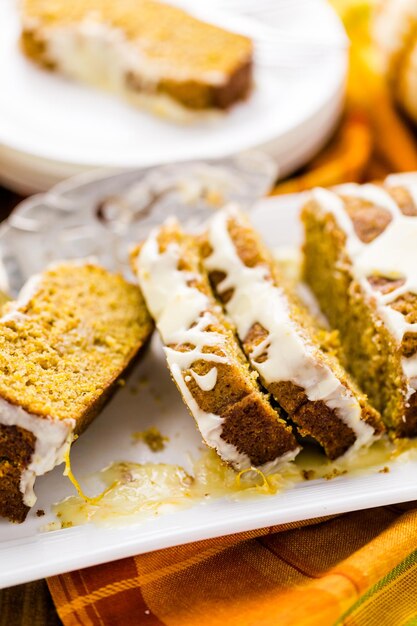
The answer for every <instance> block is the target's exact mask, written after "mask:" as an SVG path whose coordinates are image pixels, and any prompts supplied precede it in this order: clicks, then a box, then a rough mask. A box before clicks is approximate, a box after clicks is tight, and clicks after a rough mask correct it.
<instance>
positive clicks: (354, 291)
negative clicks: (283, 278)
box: [302, 175, 417, 437]
mask: <svg viewBox="0 0 417 626" xmlns="http://www.w3.org/2000/svg"><path fill="white" fill-rule="evenodd" d="M416 194H417V178H416V176H415V175H395V176H391V177H389V178H388V179H387V180H386V181H385V183H384V184H383V185H370V184H368V185H362V186H361V185H354V184H352V185H343V186H341V187H338V188H335V189H334V190H332V191H329V190H316V191H315V192H314V193H313V196H312V199H311V200H310V202H308V203H307V205H306V206H305V207H304V209H303V214H302V219H303V222H304V228H305V244H304V270H303V271H304V277H305V279H306V281H307V283H308V284H309V286H310V287H311V288H312V290H313V292H314V294H315V295H316V297H317V299H318V301H319V303H320V306H321V308H322V310H323V312H324V314H325V315H326V316H327V318H328V319H329V322H330V324H331V325H332V326H333V327H335V328H337V329H338V330H339V333H340V340H341V346H342V358H343V360H344V364H345V365H346V367H347V368H348V369H349V370H350V371H351V372H352V374H353V375H354V377H355V378H356V380H357V381H358V383H359V384H360V386H361V387H362V388H363V389H364V391H365V392H366V393H367V395H368V396H369V398H370V401H371V402H372V404H373V405H374V406H375V407H376V408H377V409H378V410H379V411H380V412H381V414H382V416H383V419H384V422H385V424H386V426H387V428H388V429H389V430H390V432H391V434H392V435H393V436H399V437H412V436H416V435H417V395H416V387H417V324H416V322H417V272H416V267H417V254H416V250H417V249H416V245H415V242H416V241H417V238H416V237H417V203H416V200H415V199H416V198H417V195H416ZM343 355H344V356H343Z"/></svg>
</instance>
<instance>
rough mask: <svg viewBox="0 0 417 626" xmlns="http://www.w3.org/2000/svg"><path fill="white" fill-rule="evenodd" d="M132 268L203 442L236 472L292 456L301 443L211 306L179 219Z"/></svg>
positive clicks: (197, 253) (196, 252)
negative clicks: (272, 403)
mask: <svg viewBox="0 0 417 626" xmlns="http://www.w3.org/2000/svg"><path fill="white" fill-rule="evenodd" d="M132 267H133V269H134V271H135V272H136V274H137V276H138V280H139V284H140V286H141V288H142V290H143V293H144V296H145V299H146V302H147V305H148V308H149V310H150V311H151V313H152V314H153V316H154V317H155V321H156V325H157V328H158V330H159V331H160V334H161V336H162V339H163V341H164V343H165V345H166V348H165V350H166V353H167V359H168V364H169V367H170V370H171V374H172V376H173V379H174V381H175V383H176V384H177V386H178V388H179V389H180V391H181V393H182V395H183V398H184V401H185V403H186V404H187V406H188V408H189V410H190V412H191V414H192V415H193V417H194V418H195V420H196V423H197V426H198V427H199V429H200V431H201V433H202V436H203V439H204V440H205V441H206V443H207V444H208V445H209V446H211V447H214V448H215V449H216V450H217V452H218V454H219V455H220V457H221V458H222V459H223V460H224V461H226V462H227V463H229V464H231V465H232V466H234V467H235V468H236V469H245V468H247V467H250V466H252V465H253V466H257V467H264V469H266V470H267V469H272V468H273V467H275V466H276V465H277V464H278V463H279V462H280V460H281V458H282V457H285V459H286V460H287V459H289V458H293V457H294V456H295V454H296V452H297V450H298V446H297V444H296V441H295V438H294V436H293V434H292V431H291V428H290V427H289V426H288V425H287V424H286V423H285V421H284V420H283V419H281V417H280V416H279V414H278V413H277V411H276V410H275V409H274V408H273V407H272V406H271V404H270V402H269V400H268V396H267V395H266V394H265V393H263V392H262V391H261V390H260V388H259V384H258V382H257V374H256V373H255V372H254V371H253V370H251V368H250V367H249V364H248V362H247V360H246V358H245V356H244V355H243V353H242V351H241V349H240V347H239V344H238V341H237V339H236V336H235V334H234V328H233V326H232V325H231V324H230V322H229V321H228V320H227V319H226V318H225V316H224V315H223V313H222V310H221V307H220V306H219V305H218V304H217V303H216V301H215V299H214V297H213V295H212V292H211V288H210V285H209V281H208V277H207V275H206V272H205V271H204V268H203V266H202V262H201V250H200V245H199V243H198V242H197V240H196V239H195V238H194V237H192V236H190V235H186V234H185V233H184V232H183V231H181V229H180V228H179V225H178V224H177V223H176V222H169V223H166V224H165V225H164V226H163V227H162V228H160V229H159V230H158V231H156V232H155V233H153V234H152V235H151V236H150V237H149V238H148V240H146V241H145V242H144V244H143V245H142V246H140V247H139V248H138V249H137V250H136V251H135V252H134V253H133V255H132ZM162 272H164V274H165V275H164V276H162ZM158 280H159V282H158ZM164 285H165V288H164ZM190 310H191V311H193V313H192V314H191V315H190ZM265 466H268V468H266V467H265Z"/></svg>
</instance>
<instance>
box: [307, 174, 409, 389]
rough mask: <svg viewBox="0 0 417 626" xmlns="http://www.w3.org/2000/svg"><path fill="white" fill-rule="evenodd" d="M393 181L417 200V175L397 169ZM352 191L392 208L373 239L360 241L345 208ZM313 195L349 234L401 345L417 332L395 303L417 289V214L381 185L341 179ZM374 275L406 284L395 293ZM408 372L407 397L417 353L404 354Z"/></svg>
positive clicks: (357, 272)
mask: <svg viewBox="0 0 417 626" xmlns="http://www.w3.org/2000/svg"><path fill="white" fill-rule="evenodd" d="M386 182H387V184H388V185H389V186H401V187H404V188H406V189H407V190H408V191H409V193H410V195H411V197H412V198H413V199H414V201H416V200H417V175H416V174H411V173H410V174H396V175H392V176H390V177H389V178H388V179H387V181H386ZM336 192H337V193H340V194H342V195H349V196H352V197H356V198H362V199H364V200H368V201H369V202H372V203H373V204H375V205H377V206H380V207H382V208H384V209H386V210H388V211H389V212H390V213H391V216H392V219H391V221H390V223H389V224H388V225H387V227H386V228H385V230H384V231H383V232H382V233H381V234H380V235H378V236H377V237H376V238H375V239H373V241H371V242H370V243H364V242H362V241H360V239H359V238H358V236H357V235H356V232H355V229H354V225H353V223H352V221H351V219H350V217H349V216H348V214H347V212H346V211H345V210H344V207H343V201H342V200H341V198H340V197H339V196H338V195H337V193H336ZM313 198H314V199H315V200H316V201H317V202H318V204H319V205H320V206H321V207H322V208H323V209H324V210H325V211H327V212H329V213H332V214H333V215H334V217H335V219H336V221H337V223H338V225H339V226H340V228H341V229H342V230H343V231H344V232H345V234H346V235H347V239H346V249H347V252H348V255H349V257H350V259H351V262H352V273H353V275H354V277H355V278H356V280H357V281H358V282H359V284H360V285H361V287H362V289H363V291H364V292H365V293H366V294H368V295H369V297H370V298H372V300H373V301H374V302H375V305H376V311H377V313H378V315H379V317H380V318H381V319H382V321H383V322H384V324H385V325H386V327H387V328H388V330H389V331H390V333H391V335H392V337H393V339H394V342H395V343H396V345H397V346H398V347H399V346H400V345H401V342H402V340H403V338H404V336H405V334H406V333H417V324H410V323H408V322H407V321H406V319H405V316H404V315H402V313H400V312H399V311H395V310H394V309H393V308H392V307H391V306H390V304H392V303H393V302H394V301H395V300H396V299H397V298H398V297H399V296H401V295H403V294H405V293H407V292H411V293H414V294H417V270H416V268H417V217H416V216H407V215H403V213H402V212H401V210H400V208H399V206H398V205H397V203H396V202H395V201H394V200H393V198H392V197H391V196H390V195H389V194H388V193H387V191H385V190H384V189H381V188H380V187H377V186H376V185H372V184H367V185H357V184H349V185H341V186H339V187H336V188H335V191H329V190H324V189H316V190H314V192H313ZM372 275H377V276H383V277H387V278H391V279H402V280H404V284H403V285H401V286H400V287H398V288H397V289H395V290H393V291H392V292H391V293H386V294H383V293H380V292H379V291H378V290H376V289H373V288H372V286H371V284H370V283H369V282H368V280H367V278H368V277H369V276H372ZM402 367H403V372H404V376H405V378H406V384H407V389H406V399H408V398H409V397H410V396H411V395H412V394H413V393H414V391H415V390H417V354H416V355H413V356H411V357H409V358H407V357H402Z"/></svg>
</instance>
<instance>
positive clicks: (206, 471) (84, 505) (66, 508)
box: [53, 439, 417, 528]
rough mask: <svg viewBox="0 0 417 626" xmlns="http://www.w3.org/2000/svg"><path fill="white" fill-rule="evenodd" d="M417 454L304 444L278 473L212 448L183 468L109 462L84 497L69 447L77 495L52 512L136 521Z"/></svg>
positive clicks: (108, 522) (414, 447)
mask: <svg viewBox="0 0 417 626" xmlns="http://www.w3.org/2000/svg"><path fill="white" fill-rule="evenodd" d="M415 458H417V441H406V440H399V441H397V442H391V441H389V440H388V439H384V440H381V441H377V442H375V443H374V444H373V445H372V446H371V447H370V448H368V449H364V450H362V451H360V452H359V453H358V454H357V455H356V457H355V458H353V459H352V458H350V459H349V458H346V459H343V458H342V459H339V460H337V461H329V460H328V459H326V458H325V457H324V456H323V454H322V453H320V452H319V451H318V450H317V449H314V448H308V447H306V448H305V449H304V450H303V451H302V452H301V453H300V455H299V456H298V457H297V459H296V461H295V462H294V463H288V464H287V465H286V466H285V467H283V468H282V469H281V471H280V472H279V473H275V474H270V475H268V476H265V474H263V473H262V472H261V471H260V470H255V469H246V470H243V471H241V472H239V473H236V472H235V471H234V470H233V469H231V468H230V467H228V466H227V465H225V464H224V463H222V462H221V461H220V459H219V457H218V456H217V455H216V454H215V453H214V452H213V451H207V452H204V453H203V454H202V455H201V457H200V458H199V459H197V460H196V461H195V462H194V463H193V467H192V471H191V472H190V473H188V472H186V471H185V469H184V468H182V467H180V466H179V465H170V464H166V463H145V464H139V463H128V462H122V463H112V464H111V465H109V466H108V467H107V468H105V469H103V470H101V471H100V472H98V473H97V474H95V475H94V477H95V478H99V479H100V482H101V483H102V484H103V486H104V489H103V491H102V492H101V493H99V494H98V495H97V496H94V497H90V496H87V495H86V494H85V493H84V491H83V488H82V487H81V486H80V484H79V482H78V480H77V479H76V478H75V476H74V474H73V472H72V470H71V463H70V455H69V451H68V452H67V454H66V456H65V462H66V469H65V475H67V476H68V478H69V479H70V480H71V482H72V484H73V485H74V487H75V489H76V490H77V494H78V495H75V496H70V497H69V498H66V499H65V500H63V501H62V502H59V503H58V504H55V505H54V507H53V511H54V513H55V515H56V516H57V518H58V519H59V520H60V522H61V527H63V528H66V527H69V526H73V525H80V524H86V523H88V522H94V523H95V524H96V525H99V526H120V525H126V524H132V523H137V522H140V521H144V520H146V519H149V518H153V517H156V516H159V515H162V514H164V513H169V512H173V511H178V510H181V509H186V508H189V507H191V506H193V505H195V504H198V503H199V502H203V501H207V500H210V499H214V498H221V497H228V498H231V499H234V500H242V499H255V498H262V497H268V496H271V495H274V494H277V493H279V492H281V491H283V490H284V489H288V488H290V487H292V486H293V485H294V484H296V483H297V482H302V481H303V480H315V479H327V480H330V479H334V478H337V477H338V476H342V475H344V474H349V475H350V476H355V475H356V476H358V475H363V474H371V473H375V472H381V473H386V472H389V467H390V465H391V464H392V463H393V462H395V463H398V462H403V461H409V460H410V459H415Z"/></svg>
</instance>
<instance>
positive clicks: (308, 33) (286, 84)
mask: <svg viewBox="0 0 417 626" xmlns="http://www.w3.org/2000/svg"><path fill="white" fill-rule="evenodd" d="M179 1H180V0H178V2H179ZM228 1H229V3H230V4H231V5H232V6H233V10H234V11H235V10H236V6H237V5H238V2H237V0H233V2H230V0H228ZM228 1H226V0H225V1H224V3H221V5H222V6H227V5H228ZM184 3H185V0H182V2H181V4H182V5H184ZM196 4H197V3H193V7H194V8H193V11H194V12H196V9H195V6H196ZM214 4H215V3H214ZM252 4H253V3H252ZM209 5H210V7H211V8H210V7H209ZM256 5H257V6H258V5H259V3H256ZM245 6H246V7H248V6H250V4H249V5H248V2H247V0H242V11H241V12H244V10H245ZM259 6H262V2H261V0H260V5H259ZM212 9H213V3H208V2H206V1H205V0H200V3H199V4H198V11H199V12H200V15H201V17H206V18H207V19H211V20H212V21H217V22H219V19H218V13H216V11H215V12H214V13H213V10H212ZM248 13H251V11H249V12H248ZM225 19H226V23H225ZM225 19H224V16H222V18H221V20H220V21H222V23H223V25H228V26H230V27H231V28H235V29H236V30H240V31H246V32H247V33H248V34H250V33H251V28H252V27H255V29H256V31H253V32H256V33H259V32H260V30H259V26H260V21H262V22H268V29H269V35H268V36H269V37H270V33H271V28H274V29H275V33H276V40H277V48H276V50H275V48H274V49H273V51H272V53H271V59H270V62H264V61H265V60H263V62H262V63H259V64H257V66H256V71H255V87H254V91H253V93H252V95H251V97H250V98H249V99H248V101H247V102H244V103H242V104H239V105H237V106H235V107H234V108H233V109H232V110H231V111H230V112H228V113H227V114H225V115H222V116H219V117H216V118H214V119H210V120H206V121H200V122H198V123H196V122H194V123H190V124H187V125H184V124H182V125H181V124H175V123H172V122H169V121H167V120H164V119H161V118H157V117H153V116H151V115H150V114H149V113H146V112H142V111H139V110H137V109H134V108H133V107H131V106H129V105H127V104H125V103H123V102H121V101H119V100H118V99H117V98H115V97H114V96H111V95H108V94H105V93H101V92H100V91H96V90H94V89H92V88H90V87H88V86H84V85H79V84H76V83H73V82H71V81H69V80H66V79H65V78H62V77H60V76H58V75H55V74H52V73H48V72H46V71H44V70H42V69H39V68H38V67H36V66H35V65H33V64H32V63H31V62H30V61H28V60H27V59H25V58H24V57H23V55H22V54H21V52H20V50H19V47H18V37H19V20H18V14H17V0H2V1H1V2H0V84H1V85H2V89H1V91H0V182H2V183H3V184H5V185H7V186H9V187H11V188H13V189H15V190H17V191H20V192H23V193H32V192H37V191H44V190H46V189H48V188H49V187H51V186H52V185H54V184H55V183H57V182H59V181H60V180H62V179H64V178H67V177H68V176H71V175H73V174H77V173H80V172H82V171H84V170H87V169H91V168H97V167H100V168H102V167H112V168H114V167H117V168H119V167H120V168H130V167H135V168H137V167H142V166H149V165H156V164H160V163H167V162H172V161H184V160H193V159H196V158H205V159H207V158H214V157H217V158H219V157H224V156H228V155H230V154H233V153H236V152H239V151H243V150H246V149H250V148H258V149H259V148H261V149H264V150H265V151H266V152H268V153H269V154H270V155H272V156H273V157H274V158H275V159H276V161H277V163H278V165H279V171H280V175H281V176H284V175H286V174H288V173H289V172H290V171H293V170H294V169H295V168H297V167H299V166H300V165H302V164H303V163H304V162H306V161H307V160H308V159H309V158H310V157H311V156H312V155H313V154H314V153H315V152H316V151H317V150H318V149H319V147H320V146H321V145H322V144H323V143H324V142H325V141H326V139H327V138H328V136H329V134H330V133H331V131H332V129H333V127H334V125H335V123H336V121H337V118H338V116H339V114H340V111H341V107H342V103H343V95H344V85H345V77H346V68H347V50H346V37H345V34H344V31H343V28H342V26H341V24H340V22H339V20H338V18H337V17H336V15H335V14H334V12H333V11H332V9H331V8H330V6H329V5H328V4H327V2H326V0H308V1H306V0H293V1H292V2H288V0H275V3H271V2H267V0H265V8H264V10H260V11H256V12H255V15H249V14H248V15H246V16H244V15H237V14H235V13H233V12H231V13H229V14H228V15H227V16H226V18H225Z"/></svg>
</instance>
